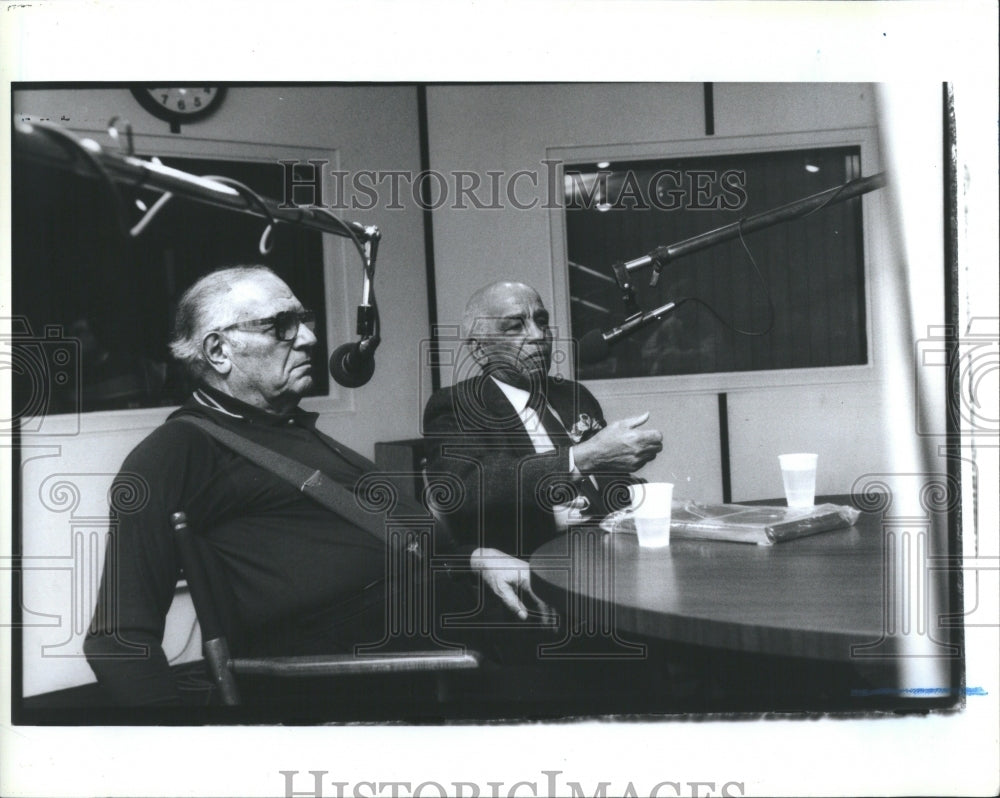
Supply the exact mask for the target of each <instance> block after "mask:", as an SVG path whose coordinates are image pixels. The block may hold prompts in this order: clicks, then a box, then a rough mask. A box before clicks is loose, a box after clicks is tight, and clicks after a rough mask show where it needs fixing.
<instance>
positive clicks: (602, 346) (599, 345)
mask: <svg viewBox="0 0 1000 798" xmlns="http://www.w3.org/2000/svg"><path fill="white" fill-rule="evenodd" d="M610 351H611V348H610V347H609V346H608V342H607V341H605V340H604V334H603V333H602V332H601V331H600V330H591V331H590V332H589V333H587V334H586V335H584V336H583V338H581V339H580V349H579V352H580V362H581V363H598V362H600V361H601V360H604V358H606V357H607V356H608V354H609V353H610Z"/></svg>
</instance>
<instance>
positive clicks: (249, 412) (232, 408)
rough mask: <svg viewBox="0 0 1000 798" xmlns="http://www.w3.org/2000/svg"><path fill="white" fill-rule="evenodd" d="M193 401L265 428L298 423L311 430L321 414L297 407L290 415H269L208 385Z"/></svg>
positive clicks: (203, 387) (195, 393) (202, 387)
mask: <svg viewBox="0 0 1000 798" xmlns="http://www.w3.org/2000/svg"><path fill="white" fill-rule="evenodd" d="M192 399H194V401H195V402H197V403H198V404H199V405H201V406H202V407H207V408H209V409H210V410H215V411H216V412H218V413H223V414H225V415H227V416H230V417H232V418H242V419H244V420H245V421H249V422H250V423H251V424H261V425H264V426H273V427H277V426H282V425H287V424H292V423H296V424H299V425H300V426H303V427H308V428H310V429H311V428H313V427H315V426H316V419H317V418H319V413H311V412H309V411H307V410H303V409H302V408H301V407H295V408H293V409H292V411H291V412H290V413H286V414H282V415H278V414H277V413H268V412H267V411H266V410H261V409H260V408H259V407H254V406H253V405H249V404H247V403H246V402H244V401H241V400H240V399H237V398H236V397H235V396H230V395H229V394H227V393H223V392H222V391H220V390H218V389H216V388H212V387H210V386H208V385H202V386H200V387H199V388H198V389H197V390H195V392H194V394H193V395H192Z"/></svg>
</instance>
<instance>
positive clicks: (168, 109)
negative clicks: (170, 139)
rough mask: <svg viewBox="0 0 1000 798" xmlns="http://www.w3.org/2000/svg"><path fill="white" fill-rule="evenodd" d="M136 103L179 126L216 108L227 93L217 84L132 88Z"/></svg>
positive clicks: (174, 125)
mask: <svg viewBox="0 0 1000 798" xmlns="http://www.w3.org/2000/svg"><path fill="white" fill-rule="evenodd" d="M132 94H133V95H134V96H135V98H136V99H137V100H138V101H139V104H140V105H141V106H142V107H143V108H145V109H146V110H147V111H149V112H150V113H151V114H152V115H153V116H155V117H158V118H159V119H164V120H166V121H167V122H169V123H170V125H171V128H175V127H176V128H179V126H180V125H181V123H185V124H186V123H187V122H193V121H194V120H196V119H202V118H204V117H206V116H208V115H209V114H210V113H212V112H213V111H215V110H216V109H217V108H218V107H219V106H220V105H221V104H222V100H223V98H224V97H225V95H226V90H225V89H224V88H221V87H219V86H171V87H164V88H157V87H147V86H143V87H141V88H136V89H132Z"/></svg>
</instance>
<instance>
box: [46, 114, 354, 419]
mask: <svg viewBox="0 0 1000 798" xmlns="http://www.w3.org/2000/svg"><path fill="white" fill-rule="evenodd" d="M70 130H71V131H72V132H73V133H74V134H75V135H78V136H80V137H82V138H93V139H95V140H97V141H99V142H100V143H101V146H102V147H104V148H106V149H110V148H111V146H112V145H111V144H110V143H108V142H107V138H108V137H107V131H106V130H99V129H89V128H70ZM133 140H134V147H135V151H136V152H137V153H141V154H142V155H143V156H144V157H148V156H150V155H156V156H160V157H170V158H205V159H214V160H218V161H241V162H258V163H277V162H278V161H279V160H293V159H294V160H298V161H302V162H305V161H308V160H310V159H312V160H317V159H320V160H326V161H327V162H328V163H327V167H326V168H327V169H339V168H340V152H339V149H337V148H331V147H329V146H316V147H310V146H304V145H286V144H273V143H267V144H261V143H259V142H251V141H239V140H232V139H208V138H194V137H188V136H185V137H184V138H177V137H176V136H173V137H171V136H162V135H145V134H142V135H140V134H136V135H134V137H133ZM272 199H274V198H272ZM320 234H321V235H322V236H323V290H324V292H325V294H326V296H325V297H324V299H325V303H324V304H325V307H326V330H327V342H326V343H327V351H328V352H332V351H333V350H334V349H335V348H336V347H337V346H339V345H340V344H341V343H343V342H344V341H347V340H350V337H351V334H352V326H353V325H352V319H353V310H352V308H351V306H350V305H349V303H348V297H349V296H353V293H352V292H351V291H350V289H349V279H348V272H349V271H350V269H351V268H354V267H357V269H358V270H359V271H360V263H357V260H358V256H357V253H356V252H355V250H354V248H353V246H349V241H348V240H347V239H345V238H343V237H341V236H333V235H328V234H325V233H320ZM352 264H353V266H352ZM304 301H305V300H304ZM307 304H308V303H307ZM28 321H29V322H30V323H32V324H33V329H32V332H33V333H34V334H35V335H37V334H38V330H35V329H34V326H44V325H42V324H41V320H33V319H29V320H28ZM317 366H318V367H323V368H325V366H326V364H317ZM353 394H354V392H353V391H350V390H347V389H346V388H342V387H341V386H339V385H337V384H336V382H335V381H334V380H332V379H331V380H330V382H329V389H328V392H327V394H326V395H325V396H308V397H304V398H303V400H302V403H301V406H302V407H303V408H304V409H305V410H309V411H312V412H316V413H320V414H322V415H329V414H342V413H352V412H354V411H355V409H356V408H355V401H354V395H353ZM178 406H179V405H173V406H168V407H145V408H135V409H117V410H92V411H87V412H83V411H77V412H75V413H60V414H53V415H50V416H46V417H45V420H44V422H43V427H44V433H43V435H45V436H48V435H55V436H64V435H76V434H79V433H81V432H87V433H100V432H111V431H114V432H122V431H129V430H131V431H137V432H138V431H147V430H152V429H155V428H156V427H158V426H159V425H160V424H162V423H163V421H164V420H165V419H166V418H167V416H168V415H170V413H172V412H173V411H174V410H176V409H177V407H178Z"/></svg>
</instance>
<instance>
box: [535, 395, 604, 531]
mask: <svg viewBox="0 0 1000 798" xmlns="http://www.w3.org/2000/svg"><path fill="white" fill-rule="evenodd" d="M528 407H530V408H531V409H532V410H534V411H535V413H536V414H537V415H538V419H539V421H540V422H541V425H542V427H543V428H544V429H545V432H546V434H548V436H549V439H550V440H551V441H552V443H553V444H554V445H555V446H557V447H559V448H568V447H570V446H572V445H573V439H572V438H570V436H569V433H568V432H567V431H566V427H565V426H564V425H563V424H562V422H561V421H559V419H558V418H556V415H555V413H553V412H552V408H550V407H549V403H548V402H546V401H545V397H544V396H543V395H542V394H540V393H537V394H534V393H533V394H531V396H529V397H528ZM576 488H577V492H578V493H579V495H581V496H583V497H584V498H586V499H587V501H588V503H589V504H588V508H589V509H588V514H590V515H594V516H602V515H604V514H605V513H606V510H605V508H604V502H603V501H602V500H601V494H600V491H598V489H597V488H596V487H595V486H594V483H593V482H592V481H591V480H590V477H583V478H582V479H579V480H577V481H576Z"/></svg>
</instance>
